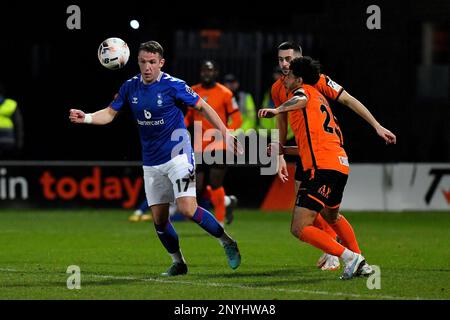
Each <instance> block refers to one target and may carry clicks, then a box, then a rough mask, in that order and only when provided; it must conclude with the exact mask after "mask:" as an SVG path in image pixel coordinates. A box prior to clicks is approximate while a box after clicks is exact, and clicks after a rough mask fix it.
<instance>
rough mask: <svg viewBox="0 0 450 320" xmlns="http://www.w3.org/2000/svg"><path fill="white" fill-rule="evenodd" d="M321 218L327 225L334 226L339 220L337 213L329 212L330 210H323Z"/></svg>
mask: <svg viewBox="0 0 450 320" xmlns="http://www.w3.org/2000/svg"><path fill="white" fill-rule="evenodd" d="M322 217H323V218H324V220H325V221H326V222H327V223H328V224H335V223H336V222H337V221H338V219H339V211H338V210H331V209H324V210H323V211H322Z"/></svg>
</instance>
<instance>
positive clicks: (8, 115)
mask: <svg viewBox="0 0 450 320" xmlns="http://www.w3.org/2000/svg"><path fill="white" fill-rule="evenodd" d="M16 108H17V102H16V101H14V100H12V99H5V101H3V103H2V104H0V129H7V130H8V129H9V130H13V129H14V122H13V120H12V115H13V114H14V112H15V111H16Z"/></svg>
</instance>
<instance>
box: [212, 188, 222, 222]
mask: <svg viewBox="0 0 450 320" xmlns="http://www.w3.org/2000/svg"><path fill="white" fill-rule="evenodd" d="M208 188H210V189H208V191H209V193H210V194H211V203H212V205H213V207H214V214H215V216H216V219H217V220H218V221H219V222H220V223H223V222H224V221H225V189H224V188H223V187H220V188H218V189H215V190H214V189H212V188H211V187H210V186H208Z"/></svg>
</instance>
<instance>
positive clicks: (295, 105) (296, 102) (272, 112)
mask: <svg viewBox="0 0 450 320" xmlns="http://www.w3.org/2000/svg"><path fill="white" fill-rule="evenodd" d="M307 102H308V98H307V97H306V96H305V95H304V94H299V95H294V96H293V97H292V98H291V99H289V100H288V101H286V102H285V103H283V104H282V105H281V106H279V107H278V108H276V109H269V108H268V109H260V110H259V111H258V117H259V118H272V117H274V116H276V115H278V114H283V113H287V112H289V111H295V110H300V109H303V108H304V107H306V104H307Z"/></svg>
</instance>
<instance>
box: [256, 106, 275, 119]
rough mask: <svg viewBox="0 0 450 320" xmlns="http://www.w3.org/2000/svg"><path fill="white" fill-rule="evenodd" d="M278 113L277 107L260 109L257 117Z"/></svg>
mask: <svg viewBox="0 0 450 320" xmlns="http://www.w3.org/2000/svg"><path fill="white" fill-rule="evenodd" d="M277 114H278V110H277V109H269V108H266V109H260V110H258V118H273V117H275V116H276V115H277Z"/></svg>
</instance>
